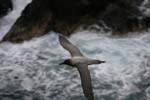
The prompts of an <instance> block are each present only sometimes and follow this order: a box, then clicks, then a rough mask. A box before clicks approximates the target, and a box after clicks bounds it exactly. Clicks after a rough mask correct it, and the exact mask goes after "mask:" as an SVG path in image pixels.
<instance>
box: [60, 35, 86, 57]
mask: <svg viewBox="0 0 150 100" xmlns="http://www.w3.org/2000/svg"><path fill="white" fill-rule="evenodd" d="M59 41H60V44H61V45H62V47H63V48H64V49H66V50H68V51H69V52H70V54H71V56H72V57H73V56H83V54H82V53H81V52H80V50H79V49H78V48H77V47H76V46H75V45H73V44H72V43H71V42H70V41H69V40H67V39H66V37H64V36H63V35H59Z"/></svg>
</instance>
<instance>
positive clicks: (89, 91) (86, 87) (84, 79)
mask: <svg viewBox="0 0 150 100" xmlns="http://www.w3.org/2000/svg"><path fill="white" fill-rule="evenodd" d="M77 69H78V71H79V73H80V77H81V84H82V88H83V92H84V95H85V97H86V98H87V100H94V96H93V88H92V82H91V76H90V72H89V70H88V65H87V64H78V65H77Z"/></svg>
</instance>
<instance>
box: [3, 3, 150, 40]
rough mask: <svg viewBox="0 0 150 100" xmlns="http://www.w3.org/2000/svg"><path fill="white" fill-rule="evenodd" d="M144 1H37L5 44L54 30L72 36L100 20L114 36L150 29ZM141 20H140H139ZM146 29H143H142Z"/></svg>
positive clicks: (17, 24)
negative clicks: (143, 4) (141, 5)
mask: <svg viewBox="0 0 150 100" xmlns="http://www.w3.org/2000/svg"><path fill="white" fill-rule="evenodd" d="M142 2H143V1H142V0H126V1H125V0H115V1H114V0H33V1H32V2H31V4H29V5H28V6H27V7H26V8H25V9H24V10H23V12H22V15H21V17H20V18H18V20H17V21H16V23H15V24H14V25H13V26H12V28H11V29H10V31H9V32H8V33H7V34H6V36H5V37H4V38H3V40H2V41H12V42H21V41H23V40H29V39H31V38H32V37H36V36H41V35H43V34H45V33H47V32H48V31H50V30H54V31H57V32H60V33H62V34H65V35H70V34H72V33H73V32H74V31H75V30H76V29H77V28H78V27H80V26H82V25H86V26H88V25H91V24H93V23H97V24H98V25H100V24H101V23H99V21H100V20H102V21H104V22H105V24H106V25H107V26H108V27H110V28H111V29H112V31H113V32H114V33H119V34H124V33H127V32H129V31H138V30H143V29H145V28H148V27H149V26H150V18H149V17H144V16H143V15H142V13H141V12H140V10H139V9H138V6H140V4H141V3H142ZM139 18H140V19H139ZM141 26H142V27H141Z"/></svg>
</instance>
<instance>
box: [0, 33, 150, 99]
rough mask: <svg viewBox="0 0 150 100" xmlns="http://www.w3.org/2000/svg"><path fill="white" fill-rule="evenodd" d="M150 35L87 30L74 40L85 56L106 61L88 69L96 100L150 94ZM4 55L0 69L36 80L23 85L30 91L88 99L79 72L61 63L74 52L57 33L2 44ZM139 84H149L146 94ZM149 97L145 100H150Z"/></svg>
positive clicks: (45, 94) (54, 96)
mask: <svg viewBox="0 0 150 100" xmlns="http://www.w3.org/2000/svg"><path fill="white" fill-rule="evenodd" d="M149 37H150V35H149V34H148V33H145V34H143V35H142V36H135V37H130V38H127V37H126V38H112V37H107V36H105V35H104V34H100V33H91V32H87V31H86V32H79V33H77V34H75V35H73V36H72V37H71V38H70V40H71V41H72V42H73V43H74V44H76V45H77V46H78V47H79V48H80V49H81V51H82V52H84V54H85V55H86V56H88V57H92V58H96V59H102V60H105V61H106V63H105V64H101V65H93V66H90V67H89V69H90V71H91V75H92V81H93V87H94V93H95V97H96V98H97V99H96V100H100V99H102V98H103V99H104V100H108V99H106V98H109V100H130V99H129V98H131V97H132V96H133V97H134V98H137V100H142V99H138V98H139V97H138V95H136V94H138V93H141V95H142V96H146V95H148V96H149V92H146V91H148V90H147V89H148V88H149V86H146V87H144V86H145V85H147V84H149V83H150V82H149V81H147V79H149V76H150V63H149V60H150V54H149V53H150V38H149ZM0 56H2V57H1V58H0V62H1V63H0V64H1V68H0V71H4V70H6V71H9V70H12V72H13V71H15V72H14V73H13V74H15V75H16V73H17V74H19V76H18V77H21V78H18V79H19V80H20V81H21V82H23V83H25V80H26V79H28V80H30V82H27V83H31V82H32V84H31V85H25V86H24V87H25V88H27V89H30V91H31V89H32V90H33V91H40V94H42V96H43V97H44V98H48V97H49V98H51V100H75V98H84V97H83V94H82V89H81V85H80V77H79V74H78V72H77V70H76V69H75V68H72V67H69V66H59V63H61V62H62V61H63V60H64V59H65V58H68V57H70V55H69V53H68V52H67V51H66V50H64V49H63V48H62V47H61V46H60V44H59V41H58V35H57V34H56V33H53V32H51V33H49V34H48V35H45V36H43V37H40V38H34V39H33V40H31V41H29V42H24V43H22V44H11V43H3V44H1V45H0ZM16 70H21V71H16ZM12 76H13V75H12ZM1 81H6V80H5V79H3V80H1ZM21 84H22V83H21ZM6 85H7V84H6ZM22 85H23V84H22ZM3 87H4V84H3ZM40 87H43V88H44V90H42V89H41V88H40ZM141 88H146V89H145V90H144V92H145V93H144V94H142V92H143V90H141ZM148 96H147V97H146V99H144V100H149V97H148ZM45 100H46V99H45ZM133 100H136V99H133Z"/></svg>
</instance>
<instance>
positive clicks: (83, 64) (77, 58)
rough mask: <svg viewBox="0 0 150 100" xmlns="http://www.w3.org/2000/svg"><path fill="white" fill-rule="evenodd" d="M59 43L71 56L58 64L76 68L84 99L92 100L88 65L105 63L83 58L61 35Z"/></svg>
mask: <svg viewBox="0 0 150 100" xmlns="http://www.w3.org/2000/svg"><path fill="white" fill-rule="evenodd" d="M59 42H60V44H61V45H62V47H63V48H64V49H66V50H67V51H69V52H70V54H71V58H70V59H66V60H65V61H64V62H62V63H60V65H62V64H66V65H69V66H73V67H76V68H77V69H78V71H79V74H80V78H81V84H82V88H83V93H84V95H85V97H86V98H87V100H94V95H93V88H92V82H91V76H90V72H89V70H88V65H92V64H101V63H105V61H101V60H96V59H95V60H93V59H90V58H87V57H85V56H84V55H83V54H82V53H81V52H80V50H79V49H78V48H77V47H76V46H75V45H74V44H72V43H71V42H70V41H69V40H67V38H66V37H65V36H63V35H61V34H60V35H59Z"/></svg>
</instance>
